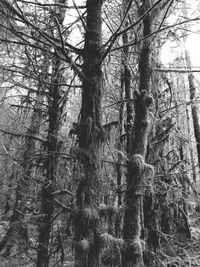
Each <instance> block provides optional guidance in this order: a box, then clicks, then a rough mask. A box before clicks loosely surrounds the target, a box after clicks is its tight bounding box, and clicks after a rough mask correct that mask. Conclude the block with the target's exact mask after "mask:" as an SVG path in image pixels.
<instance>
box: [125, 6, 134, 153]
mask: <svg viewBox="0 0 200 267" xmlns="http://www.w3.org/2000/svg"><path fill="white" fill-rule="evenodd" d="M129 2H130V1H123V16H124V15H125V13H126V9H127V7H128V6H129V5H130V3H129ZM128 24H129V23H128V19H126V20H125V27H128ZM122 40H123V46H124V48H123V50H122V81H123V86H124V91H125V99H132V97H133V96H132V88H131V70H130V66H129V59H130V53H129V49H130V48H129V46H127V44H128V42H129V37H128V33H127V32H125V33H123V35H122ZM132 123H133V105H132V103H131V102H129V101H128V102H127V103H126V127H127V129H126V130H127V149H126V150H127V154H128V155H129V149H130V140H131V128H132Z"/></svg>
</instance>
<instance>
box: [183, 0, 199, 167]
mask: <svg viewBox="0 0 200 267" xmlns="http://www.w3.org/2000/svg"><path fill="white" fill-rule="evenodd" d="M183 5H184V8H183V15H184V16H187V15H188V14H187V4H186V1H184V2H183ZM186 27H187V26H186ZM186 40H187V37H184V38H183V42H184V44H183V45H184V52H185V61H186V66H187V68H188V69H191V58H190V54H189V51H188V49H187V48H186V46H185V43H186ZM188 82H189V90H190V100H191V102H192V120H193V125H194V135H195V139H196V147H197V155H198V163H199V166H200V123H199V116H198V113H199V112H198V107H197V105H196V103H195V98H196V87H195V80H194V75H193V74H192V73H190V74H188Z"/></svg>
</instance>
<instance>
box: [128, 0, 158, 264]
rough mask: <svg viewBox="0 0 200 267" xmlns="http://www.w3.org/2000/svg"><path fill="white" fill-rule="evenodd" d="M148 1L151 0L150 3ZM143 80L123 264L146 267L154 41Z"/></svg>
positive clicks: (142, 67)
mask: <svg viewBox="0 0 200 267" xmlns="http://www.w3.org/2000/svg"><path fill="white" fill-rule="evenodd" d="M146 2H148V3H146ZM146 2H145V6H144V3H143V5H142V8H143V11H142V13H144V12H145V10H147V9H148V8H149V7H150V3H149V1H146ZM151 23H152V22H151V17H150V15H147V16H146V17H145V19H144V21H143V27H144V29H143V37H145V36H147V35H148V34H150V33H151ZM139 73H140V83H139V92H137V91H136V92H135V104H134V108H135V118H134V125H133V129H132V136H131V142H130V148H129V162H128V168H127V189H126V192H125V213H124V227H123V238H124V242H125V247H124V254H123V267H142V266H143V248H142V245H141V239H140V238H141V228H142V221H141V218H142V201H143V200H142V194H143V191H142V187H143V183H144V181H145V178H146V177H145V172H146V171H147V172H149V170H150V171H151V172H152V173H151V175H152V174H153V168H152V167H151V166H150V165H148V164H146V163H145V155H146V148H147V135H148V116H149V107H150V105H151V104H152V101H153V100H152V98H151V97H150V96H149V93H150V76H151V66H150V40H149V39H147V40H145V41H143V45H142V49H141V54H140V60H139Z"/></svg>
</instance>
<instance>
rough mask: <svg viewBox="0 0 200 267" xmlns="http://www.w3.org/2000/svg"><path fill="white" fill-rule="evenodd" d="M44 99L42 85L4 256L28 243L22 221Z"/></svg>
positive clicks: (3, 244) (4, 241)
mask: <svg viewBox="0 0 200 267" xmlns="http://www.w3.org/2000/svg"><path fill="white" fill-rule="evenodd" d="M42 101H43V95H42V92H41V90H40V87H38V92H37V96H36V100H35V105H34V109H33V113H32V117H31V125H30V129H29V130H28V131H27V135H30V136H33V138H29V137H26V140H25V145H24V154H23V159H22V164H21V167H22V175H21V177H20V178H19V179H18V181H17V189H16V199H15V204H14V207H13V214H12V216H11V219H10V227H9V229H8V232H7V233H6V235H5V237H4V238H3V239H2V241H1V242H0V251H2V250H4V252H3V255H4V256H9V255H10V254H11V250H12V248H13V247H17V248H18V249H19V250H21V249H25V248H26V246H27V244H28V230H27V227H26V225H25V224H24V223H23V222H22V221H23V218H24V215H25V213H26V205H27V203H28V201H30V193H31V190H30V183H31V177H32V171H33V167H34V161H33V157H34V153H35V148H36V141H35V139H34V136H35V135H37V134H38V133H39V129H40V124H41V104H42ZM14 240H17V242H13V241H14Z"/></svg>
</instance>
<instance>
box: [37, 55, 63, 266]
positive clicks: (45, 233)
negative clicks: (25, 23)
mask: <svg viewBox="0 0 200 267" xmlns="http://www.w3.org/2000/svg"><path fill="white" fill-rule="evenodd" d="M54 64H55V65H54V73H53V79H52V80H53V81H52V82H53V83H54V86H52V88H51V89H50V92H49V96H50V98H51V100H52V101H51V103H50V105H49V125H48V140H47V155H48V157H47V159H46V162H45V163H44V169H45V172H44V176H45V179H44V182H43V184H42V190H41V213H42V214H43V217H42V219H41V222H40V225H39V240H38V241H39V245H38V257H37V265H36V266H37V267H47V266H48V265H49V257H50V255H49V251H48V247H49V240H50V234H51V227H52V217H53V201H54V199H53V194H52V192H53V190H54V188H55V179H56V171H57V161H58V153H57V152H58V130H59V126H60V120H59V119H60V107H59V104H60V99H61V95H60V86H59V85H58V84H59V67H60V60H58V59H57V60H55V63H54Z"/></svg>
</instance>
